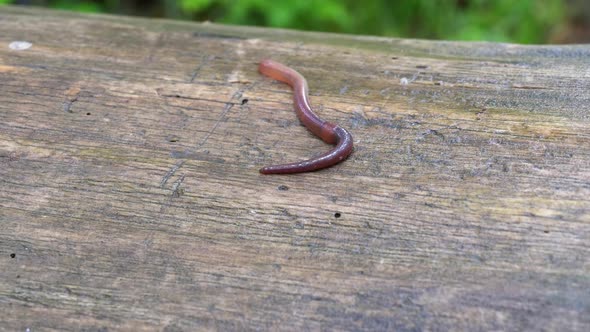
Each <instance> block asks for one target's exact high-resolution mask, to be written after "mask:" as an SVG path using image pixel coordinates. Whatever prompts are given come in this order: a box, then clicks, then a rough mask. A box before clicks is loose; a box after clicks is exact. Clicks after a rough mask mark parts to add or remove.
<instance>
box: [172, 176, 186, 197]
mask: <svg viewBox="0 0 590 332" xmlns="http://www.w3.org/2000/svg"><path fill="white" fill-rule="evenodd" d="M184 177H185V175H184V174H182V175H181V176H180V177H179V178H178V179H177V180H176V181H174V183H173V184H172V197H180V196H181V195H182V194H183V193H184V190H183V189H181V188H180V185H181V184H182V182H184Z"/></svg>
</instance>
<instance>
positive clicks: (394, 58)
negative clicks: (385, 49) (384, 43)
mask: <svg viewBox="0 0 590 332" xmlns="http://www.w3.org/2000/svg"><path fill="white" fill-rule="evenodd" d="M397 59H399V58H398V57H396V56H392V57H391V60H397Z"/></svg>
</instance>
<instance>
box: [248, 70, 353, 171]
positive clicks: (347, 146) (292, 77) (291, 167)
mask: <svg viewBox="0 0 590 332" xmlns="http://www.w3.org/2000/svg"><path fill="white" fill-rule="evenodd" d="M258 70H259V71H260V73H262V74H263V75H266V76H268V77H270V78H273V79H275V80H278V81H281V82H284V83H287V84H289V85H290V86H291V88H293V103H294V106H295V113H296V114H297V117H298V118H299V120H300V121H301V123H303V124H304V125H305V126H306V127H307V129H309V131H311V132H312V133H313V134H314V135H316V136H318V137H319V138H321V139H322V140H323V141H324V142H326V143H329V144H336V147H334V149H332V150H330V151H328V152H326V153H324V154H321V155H319V156H317V157H315V158H312V159H309V160H305V161H300V162H295V163H290V164H284V165H272V166H266V167H263V168H261V169H260V173H262V174H290V173H301V172H309V171H315V170H318V169H322V168H326V167H330V166H332V165H334V164H337V163H339V162H341V161H342V160H344V159H346V158H347V157H348V155H350V153H351V152H352V147H353V144H352V136H351V135H350V133H349V132H348V131H347V130H346V129H344V128H342V127H340V126H338V125H335V124H333V123H330V122H328V121H324V120H322V119H320V118H319V117H318V116H317V115H316V114H315V113H314V112H313V111H312V109H311V106H310V105H309V98H308V87H307V81H306V80H305V78H304V77H303V76H302V75H301V74H299V73H298V72H296V71H295V70H293V69H291V68H289V67H287V66H285V65H283V64H280V63H278V62H275V61H272V60H262V61H261V62H260V65H259V67H258Z"/></svg>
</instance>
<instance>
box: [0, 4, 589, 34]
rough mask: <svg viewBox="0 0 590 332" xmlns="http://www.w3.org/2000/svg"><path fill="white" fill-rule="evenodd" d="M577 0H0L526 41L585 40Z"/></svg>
mask: <svg viewBox="0 0 590 332" xmlns="http://www.w3.org/2000/svg"><path fill="white" fill-rule="evenodd" d="M576 2H578V3H582V4H583V3H589V2H590V1H586V0H413V1H412V0H407V1H394V0H362V1H361V0H274V1H273V0H178V1H172V0H143V1H142V0H0V4H21V5H36V6H45V7H50V8H58V9H67V10H74V11H82V12H96V13H114V14H124V15H137V16H149V17H165V18H172V19H185V20H196V21H205V20H208V21H212V22H219V23H225V24H239V25H256V26H266V27H282V28H291V29H299V30H314V31H329V32H339V33H353V34H365V35H377V36H391V37H403V38H427V39H445V40H487V41H502V42H515V43H524V44H531V43H535V44H542V43H548V42H583V40H573V41H572V40H568V38H569V37H567V38H564V37H563V35H564V31H566V30H568V27H569V26H570V25H571V24H572V22H574V21H576V20H575V17H574V16H572V14H571V13H572V12H575V11H572V10H571V9H572V7H573V5H572V3H576ZM576 22H577V21H576ZM574 23H575V22H574ZM576 26H577V25H576ZM588 31H590V30H588ZM565 34H566V35H567V33H565ZM560 36H561V37H560ZM560 38H561V39H560Z"/></svg>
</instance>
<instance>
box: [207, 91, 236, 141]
mask: <svg viewBox="0 0 590 332" xmlns="http://www.w3.org/2000/svg"><path fill="white" fill-rule="evenodd" d="M242 93H243V91H242V90H238V91H236V92H235V93H234V94H233V96H232V97H231V99H240V98H241V97H242ZM234 105H235V103H233V102H227V103H225V107H224V108H223V112H222V113H221V115H220V116H219V118H218V119H217V121H215V124H214V125H213V127H212V128H211V129H210V130H209V131H208V132H207V134H205V137H203V139H202V140H201V142H199V144H198V145H197V147H202V146H203V145H205V143H207V140H208V139H209V137H211V135H212V134H213V132H215V130H217V127H219V124H220V123H221V122H222V121H223V120H224V119H225V117H226V115H227V113H228V112H229V111H230V110H231V109H232V108H233V107H234Z"/></svg>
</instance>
